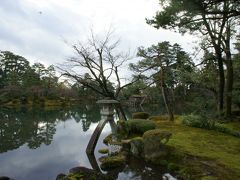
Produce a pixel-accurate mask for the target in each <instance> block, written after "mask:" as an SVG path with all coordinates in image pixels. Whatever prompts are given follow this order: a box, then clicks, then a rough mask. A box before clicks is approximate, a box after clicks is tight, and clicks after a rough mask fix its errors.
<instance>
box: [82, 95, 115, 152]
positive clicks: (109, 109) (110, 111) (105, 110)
mask: <svg viewBox="0 0 240 180" xmlns="http://www.w3.org/2000/svg"><path fill="white" fill-rule="evenodd" d="M97 104H99V105H102V108H101V121H99V123H98V125H97V127H96V129H95V130H94V132H93V134H92V136H91V139H90V141H89V143H88V146H87V149H86V152H87V153H88V154H93V153H94V149H95V147H96V144H97V141H98V138H99V136H100V134H101V132H102V130H103V128H104V126H105V124H106V123H107V122H109V124H110V127H111V130H112V133H113V134H115V133H116V131H117V125H116V123H115V122H114V106H115V105H119V102H118V101H116V100H112V99H103V100H99V101H97Z"/></svg>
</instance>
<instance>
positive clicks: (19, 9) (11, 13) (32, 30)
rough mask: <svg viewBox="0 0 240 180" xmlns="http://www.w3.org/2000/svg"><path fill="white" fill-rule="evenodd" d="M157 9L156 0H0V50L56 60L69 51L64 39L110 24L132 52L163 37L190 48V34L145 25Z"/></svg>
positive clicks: (35, 59) (80, 37) (47, 62)
mask: <svg viewBox="0 0 240 180" xmlns="http://www.w3.org/2000/svg"><path fill="white" fill-rule="evenodd" d="M159 8H160V6H159V4H158V0H0V16H1V18H0V24H1V28H0V50H9V51H12V52H14V53H16V54H19V55H22V56H24V57H26V58H27V59H28V60H29V61H30V62H31V63H34V62H41V63H44V64H45V65H50V64H56V63H61V62H63V61H65V60H66V58H67V57H69V56H71V55H73V50H72V49H71V48H70V46H69V45H67V44H66V43H65V42H64V41H67V42H68V43H69V44H73V43H75V42H76V41H77V40H83V39H84V38H86V37H87V36H88V35H89V31H90V29H91V28H92V29H93V30H94V31H95V32H96V33H97V34H101V33H104V32H106V30H107V29H108V28H109V26H112V27H113V28H114V29H115V36H118V37H119V38H120V39H121V44H122V46H121V47H124V48H126V49H128V48H130V49H131V51H132V52H134V51H135V50H136V48H137V47H139V46H145V47H147V46H150V45H152V44H154V43H157V42H161V41H165V40H167V41H170V42H172V43H179V44H181V45H182V47H183V48H184V49H185V50H186V51H190V50H191V48H192V47H193V45H194V43H193V41H194V39H193V38H192V37H191V36H189V35H185V36H181V35H180V34H177V33H174V32H171V31H166V30H157V29H154V28H153V27H151V26H149V25H147V24H146V22H145V18H151V17H152V16H154V14H155V12H156V11H157V10H159ZM124 48H123V50H126V49H124Z"/></svg>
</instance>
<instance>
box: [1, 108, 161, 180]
mask: <svg viewBox="0 0 240 180" xmlns="http://www.w3.org/2000/svg"><path fill="white" fill-rule="evenodd" d="M100 118H101V117H100V110H99V108H97V107H94V106H81V107H74V108H71V109H52V110H43V109H32V110H26V109H18V110H16V109H0V176H8V177H11V178H13V179H16V180H54V179H56V176H57V175H58V174H59V173H67V172H68V170H69V169H71V168H73V167H76V166H85V167H87V168H92V166H91V164H90V162H89V159H88V157H87V155H86V153H85V149H86V147H87V144H88V141H89V139H90V136H91V134H92V133H93V131H94V129H95V127H96V126H97V122H98V121H99V120H100ZM109 133H110V127H109V125H106V126H105V128H104V129H103V132H102V134H101V136H100V139H99V141H98V144H97V147H96V150H95V156H96V159H98V158H99V157H100V156H101V155H100V154H99V153H98V152H97V150H98V149H100V148H103V147H104V146H105V145H103V143H102V139H103V138H104V137H105V136H107V135H108V134H109ZM129 162H130V163H129V164H128V165H127V166H126V167H125V169H124V170H123V171H122V172H120V173H118V174H117V175H115V177H116V178H117V179H161V178H162V175H163V174H165V172H164V171H162V170H160V169H158V168H157V169H156V167H150V166H146V165H145V164H143V163H142V162H138V161H136V160H130V161H129Z"/></svg>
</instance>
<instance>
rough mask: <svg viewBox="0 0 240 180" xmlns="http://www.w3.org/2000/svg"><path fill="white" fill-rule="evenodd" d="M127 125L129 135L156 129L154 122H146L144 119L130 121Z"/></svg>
mask: <svg viewBox="0 0 240 180" xmlns="http://www.w3.org/2000/svg"><path fill="white" fill-rule="evenodd" d="M126 125H127V128H128V132H129V133H131V134H132V133H140V134H143V133H144V132H146V131H148V130H151V129H155V128H156V125H155V123H154V122H153V121H150V120H144V119H130V120H128V121H126Z"/></svg>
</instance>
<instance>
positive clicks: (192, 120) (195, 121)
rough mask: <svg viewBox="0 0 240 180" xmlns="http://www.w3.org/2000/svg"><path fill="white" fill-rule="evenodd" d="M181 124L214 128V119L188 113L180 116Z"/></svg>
mask: <svg viewBox="0 0 240 180" xmlns="http://www.w3.org/2000/svg"><path fill="white" fill-rule="evenodd" d="M181 119H182V122H183V124H185V125H187V126H192V127H198V128H204V129H214V127H215V121H213V120H209V119H207V118H206V117H203V116H199V115H194V114H189V115H185V116H182V117H181Z"/></svg>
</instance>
